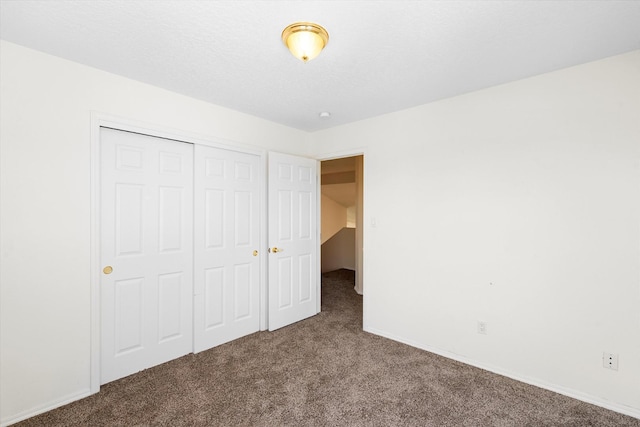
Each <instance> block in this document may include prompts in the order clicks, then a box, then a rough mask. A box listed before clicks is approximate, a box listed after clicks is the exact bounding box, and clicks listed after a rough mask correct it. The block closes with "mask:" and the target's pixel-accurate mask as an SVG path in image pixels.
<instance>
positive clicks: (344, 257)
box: [320, 227, 356, 273]
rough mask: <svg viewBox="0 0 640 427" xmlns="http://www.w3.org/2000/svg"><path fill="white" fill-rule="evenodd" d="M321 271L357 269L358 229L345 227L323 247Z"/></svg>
mask: <svg viewBox="0 0 640 427" xmlns="http://www.w3.org/2000/svg"><path fill="white" fill-rule="evenodd" d="M321 257H322V263H321V267H320V268H321V270H322V272H323V273H326V272H327V271H333V270H339V269H341V268H346V269H347V270H355V269H356V229H355V228H347V227H344V228H343V229H341V230H340V231H338V232H337V233H336V234H334V235H333V236H332V237H331V238H330V239H329V240H327V241H326V242H325V243H323V244H322V247H321Z"/></svg>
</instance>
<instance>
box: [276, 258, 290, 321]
mask: <svg viewBox="0 0 640 427" xmlns="http://www.w3.org/2000/svg"><path fill="white" fill-rule="evenodd" d="M291 261H292V260H291V257H281V258H279V259H278V276H279V281H278V282H279V283H278V302H279V305H278V308H279V309H283V308H289V307H291V303H292V302H293V285H292V280H291V279H293V277H292V274H293V265H292V263H291Z"/></svg>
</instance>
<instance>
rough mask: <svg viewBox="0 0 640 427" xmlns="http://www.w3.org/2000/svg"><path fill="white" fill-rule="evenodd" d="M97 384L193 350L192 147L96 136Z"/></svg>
mask: <svg viewBox="0 0 640 427" xmlns="http://www.w3.org/2000/svg"><path fill="white" fill-rule="evenodd" d="M100 146H101V148H100V150H101V151H100V163H101V166H100V170H101V196H100V197H101V199H100V203H101V208H100V224H101V230H100V242H101V248H100V254H101V255H100V257H101V264H102V266H103V267H104V269H103V274H102V276H101V283H100V287H101V294H100V301H101V364H100V365H101V373H100V375H101V379H100V382H101V384H104V383H107V382H109V381H113V380H115V379H118V378H121V377H124V376H127V375H129V374H132V373H135V372H137V371H140V370H142V369H146V368H149V367H151V366H155V365H158V364H160V363H164V362H166V361H168V360H171V359H174V358H177V357H180V356H182V355H184V354H187V353H189V352H191V349H192V329H193V328H192V319H193V313H192V295H193V146H192V145H191V144H186V143H180V142H176V141H170V140H166V139H161V138H155V137H151V136H145V135H140V134H135V133H130V132H123V131H117V130H112V129H106V128H103V129H102V130H101V134H100Z"/></svg>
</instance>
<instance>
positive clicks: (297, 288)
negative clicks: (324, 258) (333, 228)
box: [268, 153, 319, 330]
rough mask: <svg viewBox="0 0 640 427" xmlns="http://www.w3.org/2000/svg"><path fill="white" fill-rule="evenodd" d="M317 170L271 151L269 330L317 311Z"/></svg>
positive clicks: (306, 161) (310, 162) (304, 160)
mask: <svg viewBox="0 0 640 427" xmlns="http://www.w3.org/2000/svg"><path fill="white" fill-rule="evenodd" d="M316 170H317V162H316V161H315V160H312V159H307V158H302V157H297V156H291V155H286V154H280V153H269V194H268V199H269V254H268V257H269V263H268V264H269V330H275V329H278V328H281V327H283V326H286V325H289V324H291V323H294V322H297V321H299V320H302V319H305V318H307V317H310V316H313V315H315V314H317V313H318V286H319V283H318V282H317V274H316V270H317V247H318V233H317V183H316V179H317V176H316Z"/></svg>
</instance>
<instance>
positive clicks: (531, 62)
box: [0, 0, 640, 131]
mask: <svg viewBox="0 0 640 427" xmlns="http://www.w3.org/2000/svg"><path fill="white" fill-rule="evenodd" d="M300 20H305V21H314V22H317V23H319V24H321V25H323V26H324V27H325V28H326V29H327V30H328V31H329V35H330V40H329V44H328V46H327V47H326V48H325V50H324V51H323V52H322V53H321V54H320V56H319V57H318V58H316V59H314V60H313V61H311V62H309V63H307V64H304V63H302V62H300V61H299V60H297V59H295V58H294V57H293V56H291V55H290V54H289V52H288V51H287V50H286V48H285V46H284V45H283V44H282V41H281V40H280V34H281V32H282V30H283V28H284V27H285V26H287V25H288V24H290V23H292V22H294V21H300ZM0 37H1V38H2V39H4V40H7V41H10V42H13V43H16V44H20V45H23V46H27V47H30V48H33V49H37V50H41V51H44V52H47V53H50V54H53V55H57V56H60V57H63V58H67V59H70V60H72V61H76V62H80V63H83V64H87V65H90V66H92V67H96V68H99V69H103V70H106V71H109V72H112V73H115V74H119V75H122V76H126V77H129V78H132V79H135V80H139V81H142V82H146V83H150V84H152V85H156V86H160V87H163V88H166V89H169V90H172V91H175V92H179V93H182V94H185V95H188V96H191V97H194V98H198V99H202V100H205V101H208V102H211V103H214V104H218V105H221V106H225V107H228V108H231V109H234V110H238V111H242V112H245V113H248V114H252V115H255V116H258V117H262V118H265V119H267V120H271V121H274V122H278V123H281V124H284V125H286V126H291V127H294V128H298V129H303V130H307V131H314V130H318V129H324V128H328V127H332V126H336V125H340V124H344V123H348V122H353V121H357V120H361V119H364V118H368V117H372V116H376V115H380V114H384V113H388V112H392V111H397V110H401V109H404V108H408V107H412V106H416V105H420V104H425V103H428V102H431V101H434V100H437V99H442V98H447V97H451V96H455V95H458V94H462V93H465V92H470V91H474V90H478V89H482V88H485V87H490V86H494V85H498V84H501V83H506V82H509V81H513V80H517V79H521V78H524V77H529V76H533V75H536V74H541V73H545V72H549V71H553V70H557V69H560V68H564V67H568V66H572V65H577V64H581V63H585V62H589V61H593V60H597V59H600V58H604V57H607V56H612V55H616V54H620V53H624V52H628V51H631V50H635V49H639V48H640V2H639V1H294V2H291V1H139V0H130V1H114V0H110V1H57V0H47V1H6V0H2V1H1V2H0ZM321 111H329V112H331V118H329V119H321V118H319V117H318V113H319V112H321Z"/></svg>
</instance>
